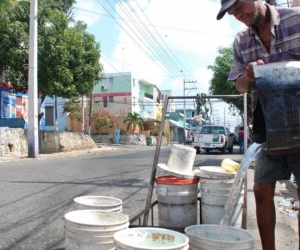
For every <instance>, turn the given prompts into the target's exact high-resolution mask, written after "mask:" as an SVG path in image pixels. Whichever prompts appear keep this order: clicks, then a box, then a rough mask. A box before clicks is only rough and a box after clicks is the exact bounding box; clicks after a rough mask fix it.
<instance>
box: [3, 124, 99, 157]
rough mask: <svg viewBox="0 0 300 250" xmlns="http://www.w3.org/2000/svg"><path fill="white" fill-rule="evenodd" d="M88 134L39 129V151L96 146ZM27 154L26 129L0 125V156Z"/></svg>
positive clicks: (81, 148)
mask: <svg viewBox="0 0 300 250" xmlns="http://www.w3.org/2000/svg"><path fill="white" fill-rule="evenodd" d="M96 147H97V144H96V143H95V141H94V140H93V139H92V138H91V137H89V136H88V135H84V134H82V133H76V132H57V131H39V153H40V154H51V153H57V152H66V151H71V150H83V149H92V148H96ZM27 154H28V140H27V130H24V129H20V128H8V127H0V156H21V155H27Z"/></svg>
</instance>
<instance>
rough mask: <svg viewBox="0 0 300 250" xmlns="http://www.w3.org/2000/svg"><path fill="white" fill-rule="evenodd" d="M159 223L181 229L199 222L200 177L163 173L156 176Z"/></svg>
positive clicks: (162, 225) (161, 225)
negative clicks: (183, 176) (184, 176)
mask: <svg viewBox="0 0 300 250" xmlns="http://www.w3.org/2000/svg"><path fill="white" fill-rule="evenodd" d="M155 182H156V184H157V188H156V194H157V201H158V225H159V226H160V227H166V228H176V229H178V230H179V231H180V230H182V231H183V229H184V228H185V227H187V226H189V225H194V224H197V219H198V218H197V214H198V183H199V177H194V178H181V177H177V176H173V175H163V176H159V177H157V178H155Z"/></svg>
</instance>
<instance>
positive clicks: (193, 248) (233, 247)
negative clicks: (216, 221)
mask: <svg viewBox="0 0 300 250" xmlns="http://www.w3.org/2000/svg"><path fill="white" fill-rule="evenodd" d="M218 231H219V225H209V224H202V225H193V226H189V227H187V228H185V234H186V236H187V237H188V238H189V245H190V250H254V235H253V233H251V232H249V231H247V230H244V229H240V228H236V227H230V226H229V227H224V228H222V229H221V231H220V232H218Z"/></svg>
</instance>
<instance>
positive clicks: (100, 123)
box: [95, 117, 110, 135]
mask: <svg viewBox="0 0 300 250" xmlns="http://www.w3.org/2000/svg"><path fill="white" fill-rule="evenodd" d="M109 124H110V120H109V119H108V118H107V117H97V118H96V124H95V128H96V129H97V130H99V129H101V134H102V135H104V134H105V135H106V134H108V131H107V126H108V125H109ZM104 129H105V130H104Z"/></svg>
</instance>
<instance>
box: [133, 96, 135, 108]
mask: <svg viewBox="0 0 300 250" xmlns="http://www.w3.org/2000/svg"><path fill="white" fill-rule="evenodd" d="M133 107H135V97H133Z"/></svg>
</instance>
